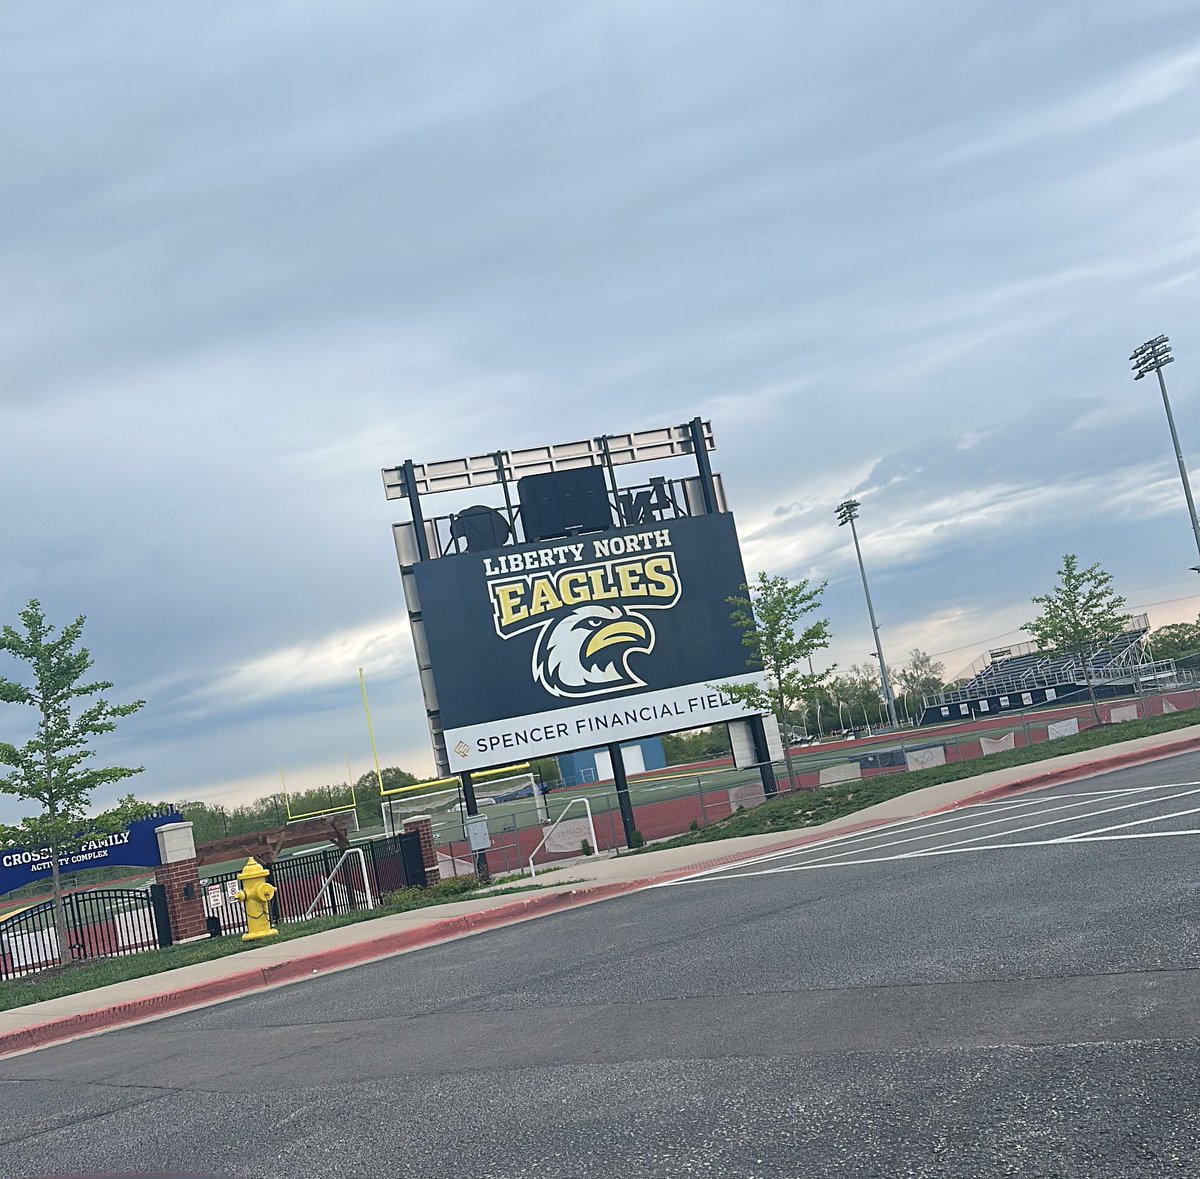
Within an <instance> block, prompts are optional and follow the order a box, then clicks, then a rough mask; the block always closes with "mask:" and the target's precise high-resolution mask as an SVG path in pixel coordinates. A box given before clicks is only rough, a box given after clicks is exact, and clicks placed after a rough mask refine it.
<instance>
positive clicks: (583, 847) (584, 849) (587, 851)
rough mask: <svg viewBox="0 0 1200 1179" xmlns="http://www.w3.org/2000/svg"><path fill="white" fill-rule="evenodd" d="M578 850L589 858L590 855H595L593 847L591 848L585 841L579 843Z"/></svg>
mask: <svg viewBox="0 0 1200 1179" xmlns="http://www.w3.org/2000/svg"><path fill="white" fill-rule="evenodd" d="M579 850H580V851H581V852H582V853H583V854H584V855H585V856H591V855H595V854H596V849H595V848H594V847H592V845H591V844H590V843H588V841H587V840H586V839H584V840H581V841H580V844H579Z"/></svg>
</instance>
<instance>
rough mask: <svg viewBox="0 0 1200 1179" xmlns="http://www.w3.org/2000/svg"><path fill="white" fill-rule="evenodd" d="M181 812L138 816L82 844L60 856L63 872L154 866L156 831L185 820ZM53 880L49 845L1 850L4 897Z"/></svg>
mask: <svg viewBox="0 0 1200 1179" xmlns="http://www.w3.org/2000/svg"><path fill="white" fill-rule="evenodd" d="M182 822H183V816H182V815H177V814H174V813H172V814H166V815H155V816H154V817H153V818H151V819H138V820H137V822H135V823H130V824H129V826H128V827H126V828H125V830H124V831H118V832H116V833H115V834H114V835H106V836H102V837H101V838H100V839H90V840H88V841H87V842H86V843H85V844H84V845H83V846H82V847H80V848H78V849H76V850H75V851H73V852H68V853H65V854H63V855H61V856H60V857H59V869H60V870H61V871H63V872H81V871H83V869H85V868H107V867H109V866H112V867H117V866H120V867H126V866H128V867H135V868H153V867H156V866H157V865H158V864H159V863H160V862H161V861H160V859H159V852H158V836H157V834H156V832H157V831H158V829H159V828H160V827H165V826H166V825H167V824H168V823H182ZM49 879H50V852H49V850H48V849H47V848H33V849H31V848H23V847H9V848H4V849H2V850H0V896H2V895H3V894H4V893H9V892H12V890H13V889H14V888H22V887H23V886H24V885H26V884H34V883H36V882H38V881H40V880H49Z"/></svg>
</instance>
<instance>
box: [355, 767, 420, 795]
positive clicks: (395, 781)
mask: <svg viewBox="0 0 1200 1179" xmlns="http://www.w3.org/2000/svg"><path fill="white" fill-rule="evenodd" d="M379 778H382V779H383V788H384V790H395V789H397V788H398V787H400V786H415V785H416V784H417V783H418V782H419V781H421V779H420V778H418V777H417V775H416V774H410V773H409V772H408V770H402V769H401V768H400V767H399V766H384V767H383V768H382V769H381V770H380V771H379ZM379 778H376V776H375V771H374V770H368V771H367V772H366V773H365V774H363V775H362V776H361V777H360V778H359V779H358V781H357V782H355V783H354V791H355V797H357V798H359V799H364V798H366V799H376V798H378V797H379Z"/></svg>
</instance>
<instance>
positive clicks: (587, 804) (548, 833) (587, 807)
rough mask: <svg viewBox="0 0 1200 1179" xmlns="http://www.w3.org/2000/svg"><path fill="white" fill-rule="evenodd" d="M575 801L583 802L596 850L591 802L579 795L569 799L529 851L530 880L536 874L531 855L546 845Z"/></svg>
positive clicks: (593, 847)
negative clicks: (539, 840)
mask: <svg viewBox="0 0 1200 1179" xmlns="http://www.w3.org/2000/svg"><path fill="white" fill-rule="evenodd" d="M577 802H581V803H583V806H584V809H585V810H586V811H587V821H588V830H589V831H590V832H591V833H592V851H596V850H597V849H596V824H595V823H594V822H592V804H591V803H590V802H588V800H587V799H586V798H584V797H583V796H582V795H581V796H580V797H579V798H573V799H571V801H570V802H568V803H567V805H566V806H565V807H563V809H562V814H560V815H559V816H558V818H557V819H555V820H554V822H553V823H551V824H550V826H549V827H548V828H547V829H546V833H545V835H543V836H542V839H541V842H540V843H539V844H538V845H537V847H535V848H534V849H533V851H531V852H530V853H529V879H530V880H532V879H533V878H534V877H535V876H536V875H537V871H536V870H535V868H534V866H533V857H534V856H536V855H537V854H538V852H540V851H541V850H542V848H543V847H545V846H546V840H547V839H549V838H550V836H551V835H553V834H554V829H555V828H556V827H557V826H558V825H559V823H561V822H562V821H563V819H565V818H566V817H567V812H568V811H569V810H570V809H571V808H572V807H573V806H574V805H575V804H576V803H577Z"/></svg>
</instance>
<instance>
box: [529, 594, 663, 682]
mask: <svg viewBox="0 0 1200 1179" xmlns="http://www.w3.org/2000/svg"><path fill="white" fill-rule="evenodd" d="M653 649H654V628H653V627H652V626H651V625H650V623H649V622H648V621H647V620H646V619H645V618H643V617H642V616H641V615H640V614H636V613H634V612H633V611H631V610H626V609H624V608H623V607H621V606H598V605H588V606H578V607H576V608H575V609H574V610H571V611H570V612H568V613H566V614H564V615H563V616H562V617H561V618H558V619H557V620H556V621H554V622H552V623H551V624H550V625H549V626H547V627H546V628H545V629H544V630H543V631H542V633H541V636H540V637H539V638H538V641H537V644H536V646H535V647H534V649H533V678H534V679H535V680H537V682H538V683H539V684H541V685H542V687H543V688H545V689H546V691H547V692H550V693H551V694H552V695H554V696H598V695H601V694H603V693H605V692H616V691H620V690H621V689H622V688H637V687H642V686H643V685H644V683H645V681H644V680H641V679H639V678H638V676H637V675H636V674H635V673H634V672H632V671H630V670H629V655H630V653H631V652H633V651H643V652H646V653H649V652H650V651H652V650H653Z"/></svg>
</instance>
